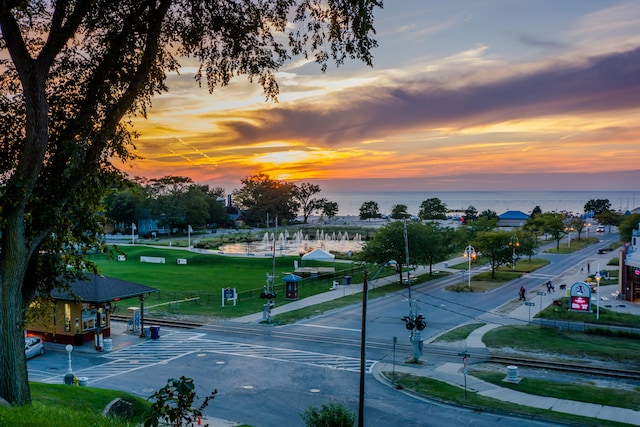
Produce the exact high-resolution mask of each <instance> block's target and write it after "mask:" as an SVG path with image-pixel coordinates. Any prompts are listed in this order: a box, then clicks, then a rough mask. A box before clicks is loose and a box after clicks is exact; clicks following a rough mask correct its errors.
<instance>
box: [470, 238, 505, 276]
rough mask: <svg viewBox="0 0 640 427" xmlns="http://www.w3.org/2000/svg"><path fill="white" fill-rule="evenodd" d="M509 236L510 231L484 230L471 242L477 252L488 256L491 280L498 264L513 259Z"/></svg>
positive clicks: (498, 266)
mask: <svg viewBox="0 0 640 427" xmlns="http://www.w3.org/2000/svg"><path fill="white" fill-rule="evenodd" d="M511 238H512V233H509V232H506V231H485V232H482V233H479V234H478V235H477V236H476V238H475V240H474V241H473V243H472V245H473V246H474V247H475V249H476V251H477V252H479V253H481V254H482V256H483V257H487V258H489V265H490V266H491V279H492V280H493V279H495V275H496V270H497V269H498V268H500V266H502V265H505V264H509V263H511V262H512V261H513V258H512V256H513V249H512V247H511V246H510V245H509V242H510V241H511Z"/></svg>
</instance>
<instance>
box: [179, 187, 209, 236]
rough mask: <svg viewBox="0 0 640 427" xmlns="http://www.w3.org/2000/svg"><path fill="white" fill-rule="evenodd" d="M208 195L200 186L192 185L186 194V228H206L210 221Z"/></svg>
mask: <svg viewBox="0 0 640 427" xmlns="http://www.w3.org/2000/svg"><path fill="white" fill-rule="evenodd" d="M207 198H208V197H207V193H205V192H204V191H202V188H201V187H200V186H198V185H192V186H191V187H189V189H188V190H187V192H186V193H185V194H184V222H185V223H184V228H187V227H189V226H193V227H199V228H202V227H205V226H206V224H207V222H208V221H209V219H210V216H209V206H210V205H209V203H208V201H207Z"/></svg>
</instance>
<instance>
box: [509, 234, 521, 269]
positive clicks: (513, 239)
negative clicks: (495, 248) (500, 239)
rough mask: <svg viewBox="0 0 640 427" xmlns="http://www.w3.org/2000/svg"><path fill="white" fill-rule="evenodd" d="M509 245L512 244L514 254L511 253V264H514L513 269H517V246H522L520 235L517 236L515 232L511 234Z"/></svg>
mask: <svg viewBox="0 0 640 427" xmlns="http://www.w3.org/2000/svg"><path fill="white" fill-rule="evenodd" d="M509 246H511V249H512V255H511V259H512V262H511V265H512V266H513V269H514V270H515V269H516V248H517V247H519V246H520V242H519V241H518V236H516V235H515V234H514V235H513V236H511V239H510V241H509Z"/></svg>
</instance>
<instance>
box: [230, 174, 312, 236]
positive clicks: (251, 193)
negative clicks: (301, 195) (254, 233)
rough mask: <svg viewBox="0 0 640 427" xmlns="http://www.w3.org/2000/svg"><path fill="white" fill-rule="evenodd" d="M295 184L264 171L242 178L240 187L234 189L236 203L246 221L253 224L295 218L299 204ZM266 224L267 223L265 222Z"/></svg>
mask: <svg viewBox="0 0 640 427" xmlns="http://www.w3.org/2000/svg"><path fill="white" fill-rule="evenodd" d="M294 192H295V185H294V184H292V183H288V182H284V181H279V180H275V179H272V178H270V177H269V175H267V174H265V173H259V174H256V175H252V176H248V177H246V178H244V179H242V187H241V188H239V189H237V190H234V192H233V198H234V200H235V201H236V205H238V206H240V208H241V209H243V211H244V213H245V216H246V218H247V222H248V223H250V224H253V225H259V224H263V223H265V221H266V220H267V216H268V217H269V222H271V221H275V219H276V218H278V222H280V223H282V222H283V221H285V220H286V221H291V220H292V219H295V217H296V213H297V212H298V209H299V207H300V205H299V204H298V202H297V201H296V200H295V197H294ZM267 226H268V224H267Z"/></svg>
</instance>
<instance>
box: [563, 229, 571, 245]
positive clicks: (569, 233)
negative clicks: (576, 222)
mask: <svg viewBox="0 0 640 427" xmlns="http://www.w3.org/2000/svg"><path fill="white" fill-rule="evenodd" d="M564 231H566V232H567V234H568V235H569V243H568V244H567V248H569V249H571V232H572V231H573V227H565V229H564Z"/></svg>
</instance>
